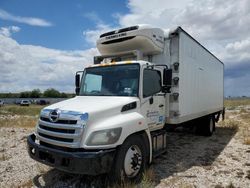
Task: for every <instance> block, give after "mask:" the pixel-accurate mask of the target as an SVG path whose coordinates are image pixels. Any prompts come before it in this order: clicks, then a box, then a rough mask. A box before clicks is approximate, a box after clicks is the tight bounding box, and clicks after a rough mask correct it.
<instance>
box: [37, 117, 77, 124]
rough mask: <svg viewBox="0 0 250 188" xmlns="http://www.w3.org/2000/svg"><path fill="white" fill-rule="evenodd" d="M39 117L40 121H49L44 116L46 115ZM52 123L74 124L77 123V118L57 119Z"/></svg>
mask: <svg viewBox="0 0 250 188" xmlns="http://www.w3.org/2000/svg"><path fill="white" fill-rule="evenodd" d="M40 119H41V120H42V121H46V122H51V121H50V119H49V118H46V117H40ZM53 123H60V124H71V125H73V124H76V123H77V120H65V119H60V120H58V121H57V122H53Z"/></svg>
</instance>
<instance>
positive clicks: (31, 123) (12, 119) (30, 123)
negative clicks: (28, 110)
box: [0, 116, 37, 128]
mask: <svg viewBox="0 0 250 188" xmlns="http://www.w3.org/2000/svg"><path fill="white" fill-rule="evenodd" d="M36 122H37V117H34V116H7V118H5V119H3V120H1V121H0V128H1V127H12V128H15V127H16V128H34V127H35V125H36Z"/></svg>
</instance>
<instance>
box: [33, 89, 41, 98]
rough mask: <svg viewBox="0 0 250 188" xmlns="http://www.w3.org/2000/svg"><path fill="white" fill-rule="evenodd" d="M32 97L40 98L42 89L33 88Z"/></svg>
mask: <svg viewBox="0 0 250 188" xmlns="http://www.w3.org/2000/svg"><path fill="white" fill-rule="evenodd" d="M30 97H32V98H39V97H41V91H40V89H33V90H32V91H31V92H30Z"/></svg>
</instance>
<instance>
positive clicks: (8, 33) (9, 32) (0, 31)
mask: <svg viewBox="0 0 250 188" xmlns="http://www.w3.org/2000/svg"><path fill="white" fill-rule="evenodd" d="M20 30H21V29H20V27H17V26H9V27H1V28H0V34H1V35H4V36H6V37H10V36H11V35H12V34H13V33H17V32H19V31H20Z"/></svg>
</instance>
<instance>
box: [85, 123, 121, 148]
mask: <svg viewBox="0 0 250 188" xmlns="http://www.w3.org/2000/svg"><path fill="white" fill-rule="evenodd" d="M121 132H122V128H121V127H119V128H115V129H106V130H101V131H95V132H93V133H92V134H91V135H90V137H89V138H88V140H87V145H88V146H97V145H108V144H114V143H115V142H117V140H118V139H119V138H120V135H121Z"/></svg>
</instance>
